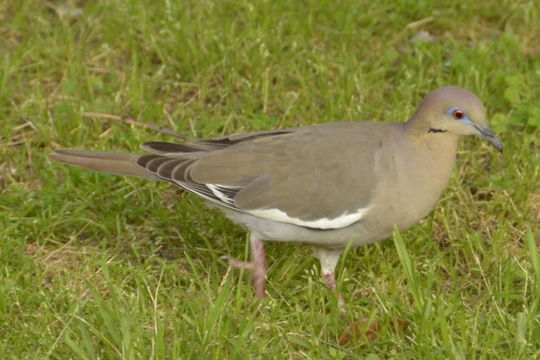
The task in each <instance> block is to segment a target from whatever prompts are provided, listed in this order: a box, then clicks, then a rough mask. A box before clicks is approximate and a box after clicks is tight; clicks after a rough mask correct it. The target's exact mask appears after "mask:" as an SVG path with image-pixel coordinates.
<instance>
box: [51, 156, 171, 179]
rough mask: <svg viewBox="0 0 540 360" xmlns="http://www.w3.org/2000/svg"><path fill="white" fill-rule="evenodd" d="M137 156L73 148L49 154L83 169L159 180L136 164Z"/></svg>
mask: <svg viewBox="0 0 540 360" xmlns="http://www.w3.org/2000/svg"><path fill="white" fill-rule="evenodd" d="M139 156H141V155H139V154H126V153H111V152H102V151H87V150H75V149H60V150H56V151H55V152H53V153H52V154H51V155H50V157H51V159H53V160H55V161H59V162H62V163H65V164H68V165H72V166H77V167H80V168H84V169H90V170H94V171H101V172H105V173H109V174H116V175H125V176H136V177H142V178H146V179H153V180H160V178H159V177H158V176H156V175H155V174H152V173H150V172H148V171H147V170H146V169H144V168H143V167H141V166H140V165H138V164H137V159H138V158H139Z"/></svg>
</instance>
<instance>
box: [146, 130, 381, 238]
mask: <svg viewBox="0 0 540 360" xmlns="http://www.w3.org/2000/svg"><path fill="white" fill-rule="evenodd" d="M382 124H383V123H372V122H364V123H340V124H336V123H333V124H332V125H331V126H328V125H319V126H310V127H304V128H298V129H289V130H283V131H278V132H267V133H252V134H245V135H243V136H237V137H227V138H220V139H214V140H202V141H200V142H196V143H194V144H191V145H179V146H180V147H179V148H176V151H175V148H174V146H175V145H165V144H164V143H151V145H150V146H149V145H146V148H147V149H150V150H153V151H154V152H156V153H157V154H151V155H143V156H141V157H139V158H138V160H137V163H138V164H139V165H140V166H142V167H143V168H145V169H146V170H147V171H148V172H149V173H151V174H153V175H154V176H157V177H159V178H161V179H163V180H168V181H171V182H173V183H176V184H178V185H180V186H181V187H183V188H185V189H187V190H189V191H191V192H193V193H195V194H198V195H200V196H202V197H204V198H206V199H207V200H210V201H212V202H215V203H217V204H219V205H222V206H225V207H228V208H231V209H234V210H237V211H242V212H246V213H249V214H252V215H254V216H258V217H262V218H267V219H270V220H274V221H280V222H285V223H290V224H295V225H299V226H305V227H310V228H317V229H335V228H341V227H346V226H348V225H350V224H352V223H354V222H356V221H358V220H360V219H361V218H362V216H363V214H364V213H365V211H366V209H367V208H368V207H369V200H370V198H371V197H372V195H373V191H374V188H375V184H376V174H375V166H376V156H375V154H376V152H377V151H378V149H379V148H380V147H381V146H382V142H381V139H382V138H383V133H384V132H385V131H386V129H387V128H386V127H385V126H381V125H382ZM368 128H369V129H368ZM155 144H159V145H155ZM186 146H187V147H190V149H192V150H191V152H192V153H193V154H196V155H194V156H189V151H188V150H189V149H186V148H185V147H186Z"/></svg>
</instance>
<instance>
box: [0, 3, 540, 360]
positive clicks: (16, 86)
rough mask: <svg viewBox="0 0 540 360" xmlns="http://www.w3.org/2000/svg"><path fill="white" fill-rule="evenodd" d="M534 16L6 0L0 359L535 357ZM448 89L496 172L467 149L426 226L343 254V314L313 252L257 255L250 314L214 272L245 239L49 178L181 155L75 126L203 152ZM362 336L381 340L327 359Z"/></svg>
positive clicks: (185, 210)
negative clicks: (258, 278)
mask: <svg viewBox="0 0 540 360" xmlns="http://www.w3.org/2000/svg"><path fill="white" fill-rule="evenodd" d="M539 17H540V7H539V6H538V4H537V2H535V1H497V2H495V1H487V0H484V1H461V2H453V1H442V2H430V1H414V2H411V1H404V0H400V1H390V0H382V1H377V2H355V1H338V2H334V1H329V0H328V1H325V0H323V1H319V2H316V3H315V2H313V3H309V2H306V1H282V0H275V1H264V2H263V1H260V2H247V1H230V0H225V1H183V2H175V1H146V0H133V1H82V0H81V1H75V0H74V1H38V0H20V1H15V0H11V1H10V0H8V1H4V2H2V3H1V4H0V35H1V38H2V41H1V42H0V53H1V54H2V56H1V57H0V119H1V122H0V136H1V146H0V192H1V195H0V209H1V212H0V244H1V246H0V358H2V359H219V358H226V359H241V358H245V359H274V358H284V359H319V358H325V359H326V358H330V359H370V360H376V359H536V358H540V345H539V340H538V339H540V315H539V306H540V304H539V302H540V300H539V299H540V267H539V263H540V260H539V251H538V248H537V246H538V245H537V242H538V238H539V236H540V234H539V229H538V223H539V222H540V194H539V193H540V180H539V178H540V156H539V153H540V146H539V145H540V105H539V104H540V95H539V94H540V45H539V43H538V34H540V21H538V19H539ZM422 34H423V35H422ZM426 35H427V36H426ZM448 84H455V85H459V86H463V87H466V88H469V89H471V90H472V91H474V92H476V93H477V94H478V95H479V97H480V98H482V99H483V100H484V102H485V103H486V106H487V107H488V109H489V114H490V117H491V118H492V125H493V128H494V129H495V130H496V132H498V134H499V135H500V137H501V138H502V140H503V142H504V144H505V147H506V148H505V153H504V154H503V155H500V154H498V153H495V151H494V150H492V149H491V148H489V146H488V145H486V144H485V143H482V142H481V141H478V139H466V140H465V141H463V143H462V145H461V147H460V153H459V162H458V166H457V167H456V169H455V171H454V175H453V177H452V179H451V181H450V184H449V186H448V189H447V191H446V192H445V193H444V195H443V197H442V199H441V201H440V202H439V204H438V206H437V208H436V209H435V210H434V211H433V212H432V213H431V214H430V215H429V217H428V218H427V219H425V220H424V221H422V222H421V223H419V224H418V225H416V226H415V227H413V228H412V229H410V230H408V231H406V232H403V233H401V234H397V233H396V234H395V236H394V242H392V240H387V241H385V242H382V243H379V244H376V245H371V246H368V247H365V248H361V249H355V250H351V251H349V252H348V253H347V255H346V256H345V257H344V258H343V259H342V261H341V263H340V265H339V287H340V290H341V292H342V293H343V294H344V295H345V298H346V301H347V302H348V307H349V312H348V313H346V314H342V313H340V312H339V311H338V310H337V307H336V304H337V298H336V296H335V295H333V294H329V293H328V292H327V291H326V290H325V288H324V285H323V284H322V283H321V281H320V279H319V270H318V264H317V261H316V260H315V259H314V258H312V257H311V252H310V250H309V249H308V248H306V247H303V246H300V245H290V244H285V245H284V244H275V243H273V244H269V245H268V247H267V248H268V257H269V263H270V269H269V289H268V290H269V291H268V292H269V297H268V299H266V300H264V301H257V300H256V299H255V298H254V296H253V293H252V289H251V285H250V282H249V277H248V276H246V274H243V273H242V272H237V271H233V270H231V269H229V267H228V266H227V264H226V263H225V262H224V261H223V260H221V259H220V257H221V256H222V255H225V254H231V255H233V256H237V257H246V256H247V254H248V249H247V247H246V234H245V232H244V231H243V230H242V229H240V228H238V227H236V226H234V225H233V224H231V223H230V222H228V220H226V219H225V218H224V217H223V216H222V215H221V214H219V213H217V212H215V211H209V210H207V209H206V208H205V207H204V205H203V203H202V201H200V200H199V199H197V198H195V197H193V196H191V195H187V194H185V193H183V192H181V191H179V190H177V189H173V188H172V187H170V186H168V185H166V184H156V183H151V182H146V181H143V180H139V179H124V178H120V177H115V176H107V175H102V174H95V173H91V172H88V171H83V170H79V169H73V168H68V167H65V166H62V165H59V164H52V163H51V162H50V160H49V159H48V154H49V153H50V152H51V151H52V150H53V149H56V148H59V147H75V148H86V149H101V150H118V151H129V150H132V151H134V150H136V149H137V147H138V145H139V144H140V143H141V142H144V141H149V140H156V139H158V140H169V141H174V140H177V139H174V138H172V137H169V136H166V135H164V134H161V133H158V132H156V131H153V130H151V129H147V128H144V127H141V126H136V125H133V124H132V125H127V124H126V123H124V122H121V121H116V120H110V119H103V118H96V117H85V116H83V113H84V112H99V113H107V114H115V115H131V116H133V117H134V118H135V119H137V120H138V121H140V122H143V123H151V124H155V125H158V126H163V127H168V128H172V129H174V130H175V131H178V132H181V133H184V134H188V135H190V136H192V137H213V136H219V135H222V134H229V133H237V132H245V131H252V130H260V129H273V128H279V127H290V126H299V125H307V124H313V123H322V122H331V121H338V120H351V121H362V120H371V119H376V120H391V121H405V120H406V119H407V118H408V117H409V116H410V115H411V114H412V112H413V111H414V109H415V107H416V105H417V104H418V102H419V100H420V99H421V97H422V96H423V95H424V94H426V93H427V92H428V91H429V90H432V89H434V88H436V87H439V86H442V85H448ZM362 319H375V320H376V321H377V323H378V330H377V333H376V338H375V339H373V338H371V339H368V337H367V336H360V337H357V338H356V339H353V340H351V341H350V342H348V343H347V344H342V345H340V342H339V338H340V337H341V336H343V334H344V333H347V328H348V327H350V326H353V324H355V323H358V322H359V321H362ZM398 319H402V320H403V321H404V322H406V323H407V324H408V327H399V326H398V327H396V326H395V325H394V324H395V323H396V321H397V320H398Z"/></svg>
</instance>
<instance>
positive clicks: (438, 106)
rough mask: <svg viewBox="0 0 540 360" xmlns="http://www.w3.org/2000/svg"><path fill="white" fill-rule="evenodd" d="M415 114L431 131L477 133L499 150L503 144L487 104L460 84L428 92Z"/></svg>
mask: <svg viewBox="0 0 540 360" xmlns="http://www.w3.org/2000/svg"><path fill="white" fill-rule="evenodd" d="M414 118H415V119H416V121H419V122H420V123H423V124H424V125H426V126H425V127H424V128H425V129H426V130H427V131H428V132H432V133H451V134H455V135H477V136H480V137H481V138H483V139H485V140H487V141H488V142H489V143H490V144H491V145H493V146H494V147H495V148H496V149H497V150H499V151H502V150H503V145H502V143H501V142H500V141H499V139H497V137H496V136H495V135H494V134H493V132H492V131H491V129H490V127H489V126H488V119H487V115H486V108H485V107H484V105H483V104H482V102H481V101H480V100H479V99H478V97H476V95H474V94H473V93H472V92H470V91H468V90H465V89H463V88H460V87H457V86H446V87H442V88H440V89H437V90H435V91H433V92H431V93H430V94H428V95H427V96H426V97H425V98H424V101H422V104H420V106H419V108H418V110H417V111H416V113H415V116H414Z"/></svg>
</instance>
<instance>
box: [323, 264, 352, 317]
mask: <svg viewBox="0 0 540 360" xmlns="http://www.w3.org/2000/svg"><path fill="white" fill-rule="evenodd" d="M323 276H324V282H325V283H326V287H328V289H330V291H332V292H335V291H336V288H337V286H336V275H335V273H334V272H328V273H326V274H324V275H323ZM338 307H339V310H340V311H341V312H344V313H346V312H347V311H348V310H347V306H346V305H345V298H344V297H343V295H341V294H339V295H338Z"/></svg>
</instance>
